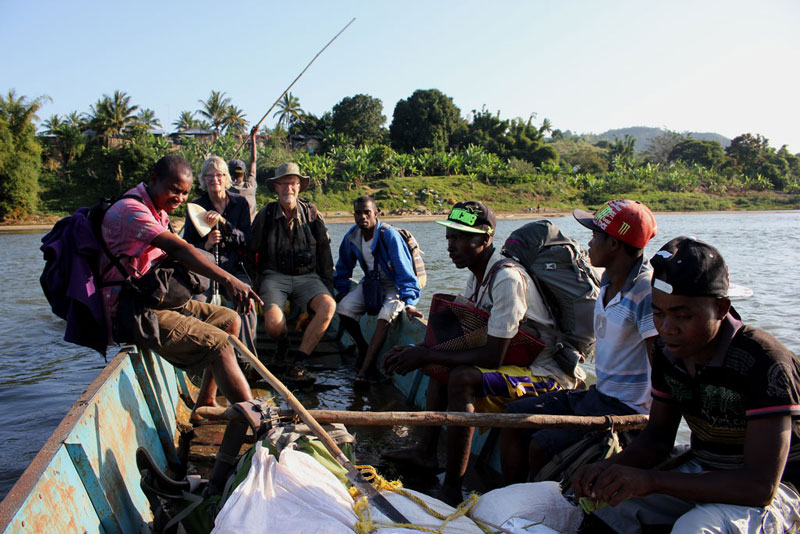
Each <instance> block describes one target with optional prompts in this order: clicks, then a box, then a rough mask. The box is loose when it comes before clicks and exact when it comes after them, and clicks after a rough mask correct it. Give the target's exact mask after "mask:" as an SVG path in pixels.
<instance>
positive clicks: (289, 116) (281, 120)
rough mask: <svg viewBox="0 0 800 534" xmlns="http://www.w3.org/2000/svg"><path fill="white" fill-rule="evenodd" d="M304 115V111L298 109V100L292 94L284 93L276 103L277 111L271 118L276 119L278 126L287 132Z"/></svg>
mask: <svg viewBox="0 0 800 534" xmlns="http://www.w3.org/2000/svg"><path fill="white" fill-rule="evenodd" d="M304 114H305V111H303V109H302V108H301V107H300V100H299V99H298V98H297V97H296V96H294V95H293V94H292V93H286V94H285V95H283V98H282V99H281V101H280V102H278V111H276V112H275V113H274V114H273V115H272V117H273V118H274V117H278V125H280V126H282V127H284V128H285V129H286V130H287V131H288V130H289V128H291V126H292V125H293V124H294V123H296V122H298V121H299V120H301V119H302V118H303V115H304Z"/></svg>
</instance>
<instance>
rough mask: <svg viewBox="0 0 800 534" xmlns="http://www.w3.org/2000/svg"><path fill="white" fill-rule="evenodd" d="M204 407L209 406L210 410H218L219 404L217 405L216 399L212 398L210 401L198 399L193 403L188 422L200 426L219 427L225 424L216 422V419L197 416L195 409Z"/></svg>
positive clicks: (220, 421) (219, 421)
mask: <svg viewBox="0 0 800 534" xmlns="http://www.w3.org/2000/svg"><path fill="white" fill-rule="evenodd" d="M204 406H210V407H212V408H219V403H217V399H216V398H213V399H211V400H210V401H209V400H204V401H201V400H200V399H198V400H197V401H196V402H195V403H194V409H193V410H192V413H191V414H190V415H189V422H190V423H191V424H192V425H194V426H201V425H221V424H225V421H222V420H218V419H210V418H208V417H203V416H202V415H198V414H197V409H198V408H201V407H204Z"/></svg>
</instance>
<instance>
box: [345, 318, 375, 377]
mask: <svg viewBox="0 0 800 534" xmlns="http://www.w3.org/2000/svg"><path fill="white" fill-rule="evenodd" d="M339 322H340V323H341V324H342V327H343V328H344V330H345V332H347V333H348V334H350V337H352V338H353V342H355V344H356V349H357V350H358V357H357V358H356V367H357V368H358V369H361V366H363V365H364V360H365V359H366V358H367V349H368V348H369V347H368V344H367V340H366V339H364V334H363V333H362V332H361V325H359V324H358V321H357V320H355V319H353V318H352V317H348V316H346V315H342V314H339Z"/></svg>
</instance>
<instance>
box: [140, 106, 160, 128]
mask: <svg viewBox="0 0 800 534" xmlns="http://www.w3.org/2000/svg"><path fill="white" fill-rule="evenodd" d="M136 122H137V123H138V124H140V125H141V126H144V127H145V128H147V129H148V130H152V129H153V128H161V121H160V120H158V118H156V112H155V111H153V110H152V109H150V108H145V109H141V110H139V114H138V115H136Z"/></svg>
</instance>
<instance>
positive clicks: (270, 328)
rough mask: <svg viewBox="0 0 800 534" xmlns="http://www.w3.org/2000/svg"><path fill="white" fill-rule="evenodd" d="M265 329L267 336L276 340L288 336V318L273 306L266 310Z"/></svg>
mask: <svg viewBox="0 0 800 534" xmlns="http://www.w3.org/2000/svg"><path fill="white" fill-rule="evenodd" d="M264 327H265V328H266V329H267V334H268V335H269V337H270V338H272V339H274V340H276V341H277V340H279V339H281V338H282V337H286V336H287V335H288V333H289V332H288V330H287V329H286V316H285V315H284V314H283V310H281V309H280V308H279V307H278V306H275V305H272V306H269V307H268V308H267V309H266V310H264Z"/></svg>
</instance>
